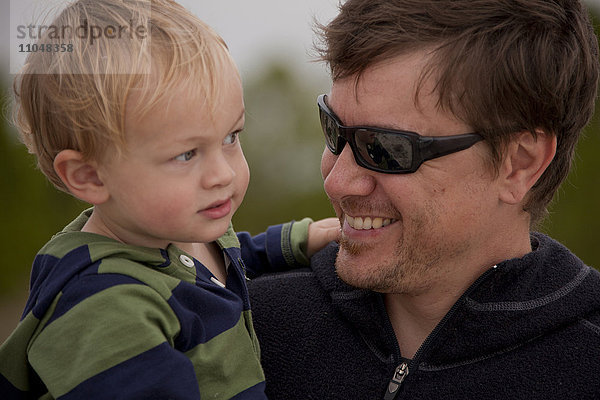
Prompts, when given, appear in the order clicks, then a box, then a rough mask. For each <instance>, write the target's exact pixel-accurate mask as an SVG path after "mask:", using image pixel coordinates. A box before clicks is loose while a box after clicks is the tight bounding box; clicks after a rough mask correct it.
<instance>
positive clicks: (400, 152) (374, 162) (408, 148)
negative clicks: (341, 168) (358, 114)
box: [355, 129, 412, 171]
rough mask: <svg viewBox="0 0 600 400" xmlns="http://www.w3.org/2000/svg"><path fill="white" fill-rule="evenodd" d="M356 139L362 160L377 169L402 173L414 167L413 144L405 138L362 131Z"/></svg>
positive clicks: (357, 133) (359, 131) (357, 134)
mask: <svg viewBox="0 0 600 400" xmlns="http://www.w3.org/2000/svg"><path fill="white" fill-rule="evenodd" d="M355 139H356V148H357V150H358V152H359V156H360V158H361V159H362V160H363V161H364V162H365V163H367V164H369V165H371V166H373V167H375V168H378V169H380V170H385V171H401V170H408V169H410V168H411V166H412V143H411V142H410V140H409V139H407V138H406V137H404V136H401V135H395V134H389V133H382V132H372V131H369V130H364V129H360V130H358V131H357V132H356V136H355Z"/></svg>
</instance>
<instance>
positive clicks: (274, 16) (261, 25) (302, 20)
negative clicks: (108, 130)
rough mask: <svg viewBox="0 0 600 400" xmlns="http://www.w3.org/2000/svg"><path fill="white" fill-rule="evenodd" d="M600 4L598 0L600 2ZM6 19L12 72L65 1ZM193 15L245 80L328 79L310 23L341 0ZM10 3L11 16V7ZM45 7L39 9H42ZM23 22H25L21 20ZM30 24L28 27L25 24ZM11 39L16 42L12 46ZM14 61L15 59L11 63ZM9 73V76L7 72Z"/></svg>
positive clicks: (252, 5)
mask: <svg viewBox="0 0 600 400" xmlns="http://www.w3.org/2000/svg"><path fill="white" fill-rule="evenodd" d="M599 1H600V0H599ZM0 2H2V8H3V10H2V11H4V10H6V11H7V12H2V14H3V15H4V16H8V15H10V20H6V19H7V18H5V23H4V24H3V26H4V27H6V28H8V29H5V35H6V36H5V37H6V39H3V40H1V41H0V51H2V58H3V59H4V61H5V68H6V65H8V64H7V62H8V61H7V60H6V59H7V58H9V59H12V60H13V68H11V69H14V66H15V65H20V64H21V62H22V61H21V60H20V59H17V58H16V57H19V55H18V54H15V53H16V52H15V51H14V50H13V49H12V48H13V47H15V48H16V47H17V46H18V43H20V41H18V40H17V39H16V35H17V34H16V28H15V27H16V26H17V25H21V24H25V25H28V24H29V23H31V21H32V20H34V18H32V17H31V15H32V14H35V15H37V17H39V14H40V13H41V12H42V11H40V10H45V9H48V8H49V7H51V6H52V5H53V4H57V3H58V4H64V0H0ZM178 2H179V3H180V4H182V5H183V6H185V7H186V8H187V9H188V10H190V11H191V12H192V13H194V14H195V15H197V16H198V17H200V19H202V20H203V21H205V22H206V23H208V24H209V25H211V26H212V27H213V28H214V29H215V30H216V31H217V32H218V33H219V34H220V35H221V36H222V37H223V38H224V39H225V41H226V42H227V44H228V46H229V48H230V50H231V53H232V55H233V57H234V58H235V60H236V62H237V63H238V66H239V67H240V70H241V72H242V74H243V75H247V74H249V73H251V72H252V71H254V70H255V69H256V68H260V66H261V65H263V64H264V63H265V62H267V61H269V60H271V59H274V58H280V59H284V60H287V61H289V62H290V63H292V64H294V65H295V66H297V67H298V69H299V70H301V71H309V72H310V73H316V74H322V75H323V76H325V75H326V73H325V69H324V68H323V67H322V66H319V65H317V64H314V63H311V62H310V56H309V55H308V51H309V50H310V47H311V45H312V40H313V34H312V31H311V23H312V20H313V17H314V18H317V19H318V20H319V21H321V22H327V21H329V20H330V19H331V18H333V16H334V15H335V14H336V12H337V4H338V0H294V1H285V0H219V1H215V0H180V1H178ZM9 4H10V13H9V12H8V11H9V10H8V5H9ZM40 5H41V6H40ZM19 19H21V21H19ZM26 21H28V22H26ZM11 39H12V43H11ZM11 56H12V58H11ZM3 72H4V73H6V71H3Z"/></svg>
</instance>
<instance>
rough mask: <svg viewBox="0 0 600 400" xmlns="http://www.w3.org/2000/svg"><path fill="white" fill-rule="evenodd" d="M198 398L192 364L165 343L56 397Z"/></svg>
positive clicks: (91, 399)
mask: <svg viewBox="0 0 600 400" xmlns="http://www.w3.org/2000/svg"><path fill="white" fill-rule="evenodd" d="M79 399H86V400H94V399H140V400H141V399H144V400H154V399H156V400H159V399H160V400H164V399H177V400H186V399H193V400H198V399H200V390H199V388H198V381H197V380H196V373H195V372H194V366H193V365H192V362H191V361H190V359H189V358H187V357H186V356H185V355H184V354H182V353H180V352H178V351H176V350H174V349H173V348H172V347H171V346H169V345H168V344H167V343H166V342H165V343H162V344H160V345H158V346H156V347H154V348H152V349H150V350H148V351H145V352H144V353H142V354H140V355H138V356H136V357H133V358H130V359H129V360H127V361H124V362H122V363H120V364H118V365H116V366H114V367H112V368H109V369H107V370H106V371H104V372H102V373H100V374H98V375H95V376H93V377H92V378H90V379H88V380H86V381H84V382H82V383H80V384H79V385H77V387H75V388H74V389H73V390H71V391H70V392H69V393H67V394H65V395H64V396H60V397H58V399H57V400H79Z"/></svg>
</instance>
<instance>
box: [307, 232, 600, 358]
mask: <svg viewBox="0 0 600 400" xmlns="http://www.w3.org/2000/svg"><path fill="white" fill-rule="evenodd" d="M531 241H532V247H533V248H534V250H533V251H532V252H530V253H528V254H526V255H525V256H524V257H522V258H518V259H512V260H506V261H504V262H502V263H500V264H498V266H497V268H494V269H493V270H491V271H490V272H488V273H485V274H484V275H485V276H483V277H482V278H481V279H478V280H477V281H476V283H475V284H474V286H472V287H471V288H469V290H467V292H466V293H465V294H464V295H463V296H462V297H461V298H460V299H459V300H458V302H457V303H456V304H455V305H454V307H452V309H451V311H450V315H448V316H447V317H446V318H444V319H443V321H444V322H442V323H441V325H440V326H438V327H437V328H436V330H435V338H431V340H430V346H427V349H424V352H423V354H420V355H419V359H420V360H421V361H422V362H423V363H424V364H423V365H428V366H430V367H434V366H438V367H439V366H442V365H449V364H455V363H459V362H465V360H469V359H481V358H482V357H483V358H486V357H491V356H493V355H495V354H498V353H502V352H505V351H508V350H510V349H513V348H516V347H518V346H521V345H523V344H525V343H527V342H528V341H531V340H534V339H535V338H537V337H539V336H541V335H543V334H545V333H547V332H549V331H552V330H556V329H559V328H561V327H562V326H565V325H568V324H572V323H574V322H576V321H578V320H580V319H581V318H583V317H584V316H586V315H587V314H589V313H591V312H593V311H594V310H598V309H600V296H598V289H597V288H598V287H600V274H599V273H598V272H597V271H595V270H593V269H591V268H590V267H588V266H586V265H585V264H584V263H583V262H582V261H581V260H579V259H578V258H577V257H576V256H575V255H573V254H572V253H571V252H570V251H569V250H568V249H566V248H565V247H564V246H562V245H561V244H560V243H558V242H556V241H554V240H552V239H551V238H549V237H547V236H545V235H543V234H539V233H533V234H532V235H531ZM337 250H338V247H337V245H330V246H329V247H327V248H325V249H324V250H323V251H321V252H320V253H318V254H317V255H315V256H313V259H312V263H311V267H312V268H313V271H314V272H315V275H316V276H317V279H318V280H319V282H320V284H321V285H322V287H323V288H324V289H325V290H326V291H327V292H328V293H329V295H330V297H331V299H332V303H333V306H334V307H335V308H336V309H337V310H338V311H339V312H340V313H341V314H342V315H343V316H344V317H345V318H346V319H347V320H348V321H350V322H351V323H352V324H353V326H354V327H355V328H356V329H357V330H358V332H359V334H360V335H361V336H362V337H363V338H365V340H366V341H367V344H368V345H369V347H371V349H372V350H373V351H374V352H375V353H376V354H377V355H378V357H380V358H381V359H382V361H387V360H393V359H394V358H398V356H399V355H398V354H397V351H398V350H397V345H396V338H395V336H394V334H393V330H392V329H391V326H390V325H389V319H388V317H387V314H386V312H385V308H384V306H383V300H382V295H381V294H378V293H374V292H370V291H367V290H362V289H356V288H353V287H351V286H348V285H346V284H345V283H343V282H342V281H340V280H339V278H338V277H337V275H336V273H335V270H334V267H333V265H334V261H335V257H336V255H337ZM396 361H398V360H396Z"/></svg>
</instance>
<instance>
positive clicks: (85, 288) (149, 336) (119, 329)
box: [0, 0, 339, 399]
mask: <svg viewBox="0 0 600 400" xmlns="http://www.w3.org/2000/svg"><path fill="white" fill-rule="evenodd" d="M149 6H151V7H149ZM53 26H57V27H65V26H67V27H77V26H86V27H87V29H88V30H87V32H88V36H87V37H82V36H84V35H78V36H76V35H72V36H71V37H70V38H68V39H69V42H68V43H69V44H72V45H73V47H72V50H73V51H72V52H68V51H65V52H56V53H44V54H42V53H32V54H31V55H30V56H29V58H28V60H27V64H26V66H25V69H24V71H23V73H22V74H21V75H20V77H19V78H18V81H17V84H16V85H15V87H16V94H17V103H18V113H17V118H18V125H19V130H20V133H21V135H22V138H23V140H24V142H25V143H26V144H27V146H28V147H29V149H30V151H31V152H32V153H34V154H35V155H36V156H37V158H38V163H39V166H40V168H41V170H42V171H43V172H44V173H45V174H46V175H47V177H48V178H49V179H50V180H51V181H52V182H53V183H54V184H55V185H56V186H57V187H59V188H60V189H62V190H65V191H68V192H69V193H71V194H72V195H74V196H75V197H77V198H79V199H81V200H83V201H86V202H88V203H90V204H92V205H93V206H94V207H93V209H90V210H87V211H85V212H84V213H83V214H82V215H81V216H79V217H78V218H77V219H76V220H75V221H73V222H72V223H71V224H70V225H69V226H67V227H66V228H65V229H64V230H63V231H62V232H60V233H59V234H57V235H55V236H54V237H53V238H52V239H51V240H50V241H49V242H48V243H47V244H46V245H45V246H44V247H43V248H42V249H41V250H40V252H39V254H38V255H37V257H36V259H35V261H34V265H33V271H32V281H31V293H30V297H29V300H28V303H27V305H26V309H25V311H24V313H23V319H22V320H21V322H20V324H19V326H18V327H17V329H16V330H15V332H14V333H13V335H11V337H10V338H9V339H8V340H7V341H6V342H5V343H4V344H3V345H2V347H1V348H0V393H2V396H3V398H5V399H6V398H45V399H50V398H60V399H75V398H94V399H100V398H107V399H116V398H123V399H134V398H135V399H151V398H154V399H200V398H203V399H208V398H210V399H229V398H236V399H264V398H265V395H264V392H263V390H264V376H263V373H262V370H261V367H260V364H259V349H258V343H257V341H256V337H255V334H254V330H253V327H252V320H251V316H250V306H249V302H248V294H247V289H246V285H245V280H246V279H247V278H246V273H247V274H248V275H255V274H257V273H261V272H264V271H265V270H266V268H267V267H270V268H271V270H276V269H285V268H290V267H293V266H296V265H297V264H299V262H298V261H297V260H302V259H306V257H307V256H309V255H310V253H312V252H313V250H312V248H318V247H321V246H323V245H324V244H325V243H326V242H328V241H329V240H330V239H332V238H334V237H335V235H336V230H337V229H339V225H337V222H332V221H335V220H333V219H332V220H324V221H319V222H315V223H313V224H311V225H310V229H311V235H310V236H311V243H309V248H308V249H304V247H305V246H306V236H307V231H308V229H309V227H308V224H309V222H310V221H309V220H303V221H302V222H300V223H295V224H292V223H289V224H285V225H282V226H276V227H271V228H270V229H269V230H267V232H266V233H265V234H261V235H259V236H258V237H256V238H251V237H250V236H249V235H248V234H240V235H239V236H236V234H235V233H234V232H233V230H232V228H231V217H232V215H233V213H234V212H235V210H236V209H237V208H238V207H239V205H240V203H241V201H242V199H243V197H244V194H245V191H246V188H247V185H248V180H249V172H248V166H247V164H246V160H245V159H244V155H243V153H242V149H241V147H240V144H239V138H238V136H239V133H240V132H241V131H242V129H243V127H244V104H243V99H242V88H241V83H240V78H239V75H238V72H237V70H236V67H235V65H234V63H233V62H232V60H231V58H230V56H229V53H228V51H227V49H226V46H225V44H224V43H223V41H222V40H221V39H220V38H219V37H218V36H217V35H216V34H215V33H214V32H213V31H212V30H211V29H210V28H208V27H207V26H206V25H204V24H203V23H202V22H200V21H199V20H198V19H197V18H195V17H194V16H192V15H191V14H189V13H188V12H187V11H186V10H185V9H184V8H182V7H181V6H179V5H177V4H176V3H174V2H172V1H169V0H152V1H151V2H147V1H141V0H113V1H108V0H80V1H77V2H75V3H74V4H72V5H70V6H69V7H68V8H67V9H66V10H65V11H63V12H62V13H61V15H60V16H59V17H58V18H57V19H56V20H55V21H54V23H53ZM96 27H98V28H99V30H98V29H94V28H96ZM117 28H118V29H117ZM127 28H128V29H129V30H130V32H129V33H130V35H129V36H127V33H128V32H127ZM57 31H58V30H54V31H53V32H55V33H56V32H57ZM49 32H50V30H49ZM93 32H96V33H98V32H100V33H104V35H101V34H99V33H98V34H96V35H94V36H91V34H92V33H93ZM133 32H134V33H135V34H133ZM117 33H124V35H123V37H120V38H117V37H116V34H117ZM143 33H145V35H144V34H143ZM52 40H54V41H60V40H63V41H64V40H67V39H66V38H57V35H55V36H54V37H52V36H51V35H47V36H46V37H44V38H43V39H41V42H42V43H43V41H48V42H52ZM42 72H43V73H42ZM127 72H129V73H127ZM336 225H337V227H336ZM313 233H314V235H313ZM240 242H241V250H240ZM243 259H244V260H245V263H244V261H242V260H243Z"/></svg>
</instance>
